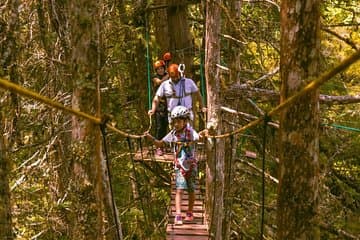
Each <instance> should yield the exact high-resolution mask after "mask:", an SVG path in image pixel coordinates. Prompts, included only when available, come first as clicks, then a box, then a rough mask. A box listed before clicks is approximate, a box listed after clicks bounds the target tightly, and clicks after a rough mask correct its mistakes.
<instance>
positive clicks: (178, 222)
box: [174, 215, 183, 225]
mask: <svg viewBox="0 0 360 240" xmlns="http://www.w3.org/2000/svg"><path fill="white" fill-rule="evenodd" d="M174 223H175V225H182V224H183V221H182V216H181V215H176V216H175V222H174Z"/></svg>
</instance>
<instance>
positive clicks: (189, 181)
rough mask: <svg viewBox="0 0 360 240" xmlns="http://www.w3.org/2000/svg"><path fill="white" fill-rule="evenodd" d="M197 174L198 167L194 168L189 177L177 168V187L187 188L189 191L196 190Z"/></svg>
mask: <svg viewBox="0 0 360 240" xmlns="http://www.w3.org/2000/svg"><path fill="white" fill-rule="evenodd" d="M196 176H197V168H196V167H195V168H193V169H192V171H191V175H190V176H189V177H188V178H185V177H184V176H183V175H182V174H181V172H180V169H175V182H176V189H183V190H187V191H188V192H194V191H195V186H196V185H195V181H196Z"/></svg>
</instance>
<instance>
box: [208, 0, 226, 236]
mask: <svg viewBox="0 0 360 240" xmlns="http://www.w3.org/2000/svg"><path fill="white" fill-rule="evenodd" d="M219 4H221V1H207V3H206V33H205V35H206V36H205V40H206V43H205V77H206V79H207V84H206V85H207V94H208V95H207V103H208V126H207V127H208V128H210V129H211V134H215V135H218V134H220V133H221V131H222V123H221V119H220V79H219V77H220V72H219V69H218V68H217V67H216V64H218V63H220V40H219V36H220V29H221V21H220V17H221V11H220V7H219ZM212 141H213V142H212V144H208V147H209V148H208V155H207V156H208V159H207V168H206V176H207V181H206V185H207V186H206V190H207V191H206V199H207V206H208V208H207V210H208V214H209V216H208V217H209V219H210V224H211V225H210V226H211V227H210V232H211V235H212V237H213V238H214V239H221V236H222V220H223V214H224V213H223V204H224V165H225V164H224V155H225V146H224V139H212Z"/></svg>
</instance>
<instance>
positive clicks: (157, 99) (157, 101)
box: [148, 95, 160, 116]
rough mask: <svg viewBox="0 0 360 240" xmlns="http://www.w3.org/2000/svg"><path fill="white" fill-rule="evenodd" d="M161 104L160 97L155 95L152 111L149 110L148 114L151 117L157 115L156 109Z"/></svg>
mask: <svg viewBox="0 0 360 240" xmlns="http://www.w3.org/2000/svg"><path fill="white" fill-rule="evenodd" d="M159 102H160V99H159V96H158V95H155V97H154V98H153V100H152V106H151V110H149V112H148V114H149V116H151V115H153V114H154V113H155V111H156V108H157V106H158V105H159Z"/></svg>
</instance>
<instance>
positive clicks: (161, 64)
mask: <svg viewBox="0 0 360 240" xmlns="http://www.w3.org/2000/svg"><path fill="white" fill-rule="evenodd" d="M159 67H165V62H164V61H163V60H157V61H156V62H155V63H154V69H155V70H156V69H158V68H159Z"/></svg>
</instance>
